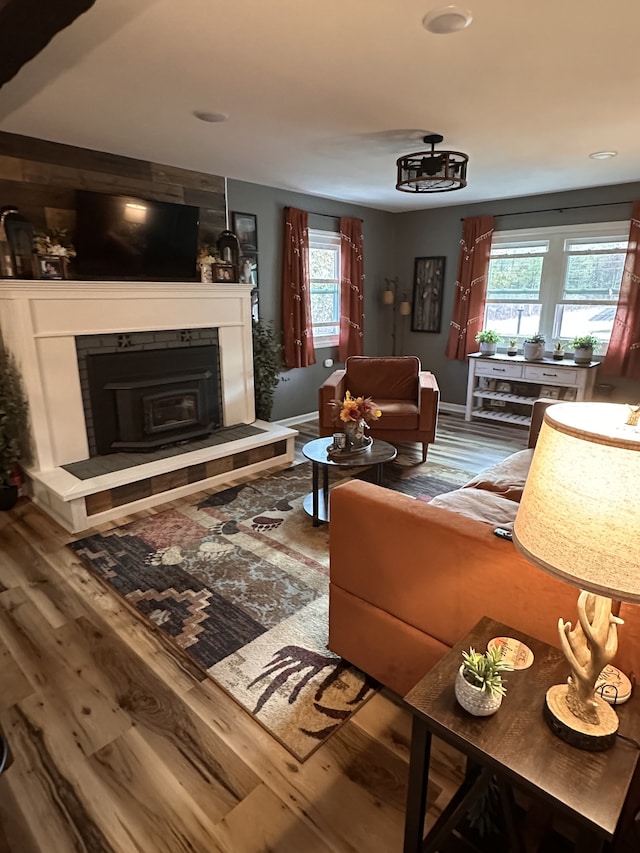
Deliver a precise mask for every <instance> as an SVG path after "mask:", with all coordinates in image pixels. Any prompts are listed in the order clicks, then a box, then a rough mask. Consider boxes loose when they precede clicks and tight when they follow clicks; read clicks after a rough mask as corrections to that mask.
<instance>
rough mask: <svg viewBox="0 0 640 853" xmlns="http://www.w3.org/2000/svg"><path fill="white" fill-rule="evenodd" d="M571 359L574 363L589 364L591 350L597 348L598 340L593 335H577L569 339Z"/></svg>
mask: <svg viewBox="0 0 640 853" xmlns="http://www.w3.org/2000/svg"><path fill="white" fill-rule="evenodd" d="M571 346H572V347H573V360H574V361H575V363H576V364H589V363H590V361H591V359H592V358H593V351H594V350H596V349H598V347H599V346H600V341H599V340H598V338H596V337H595V336H594V335H578V336H577V337H575V338H574V339H573V340H572V341H571Z"/></svg>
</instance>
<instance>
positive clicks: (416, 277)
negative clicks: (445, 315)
mask: <svg viewBox="0 0 640 853" xmlns="http://www.w3.org/2000/svg"><path fill="white" fill-rule="evenodd" d="M445 260H446V258H445V256H444V255H438V256H435V257H432V258H416V259H415V261H414V265H413V300H412V303H411V331H412V332H434V333H438V332H440V326H441V323H442V289H443V284H444V267H445Z"/></svg>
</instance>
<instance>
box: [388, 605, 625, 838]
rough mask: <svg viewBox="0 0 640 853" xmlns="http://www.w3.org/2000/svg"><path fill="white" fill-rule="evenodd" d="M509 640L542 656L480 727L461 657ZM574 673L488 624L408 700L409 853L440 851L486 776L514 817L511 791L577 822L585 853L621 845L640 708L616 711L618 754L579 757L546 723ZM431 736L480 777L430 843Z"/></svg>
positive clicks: (550, 654) (555, 654) (553, 655)
mask: <svg viewBox="0 0 640 853" xmlns="http://www.w3.org/2000/svg"><path fill="white" fill-rule="evenodd" d="M505 636H507V637H515V638H516V639H518V640H522V641H523V642H524V643H526V645H528V646H529V647H530V648H531V649H532V651H533V653H534V655H535V660H534V663H533V665H532V666H531V667H530V668H529V669H526V670H520V671H517V672H510V673H508V674H507V676H506V680H507V695H506V697H505V699H504V700H503V702H502V705H501V707H500V709H499V710H498V711H497V713H495V714H494V715H493V716H491V717H473V716H471V715H470V714H468V713H467V712H466V711H464V710H463V708H462V707H460V705H458V703H457V701H456V698H455V695H454V687H453V685H454V680H455V675H456V672H457V671H458V669H459V667H460V663H461V662H462V651H463V650H464V649H468V648H469V647H470V646H473V647H474V648H475V649H477V650H482V651H484V649H485V648H486V645H487V642H488V641H489V640H490V639H491V638H492V637H505ZM621 641H622V642H624V640H623V639H622V638H621ZM567 672H568V665H567V663H566V660H565V658H564V656H563V654H562V652H561V651H560V650H559V649H556V648H553V647H552V646H549V645H547V644H546V643H543V642H541V641H540V640H536V639H534V638H532V637H529V636H527V635H526V634H523V633H522V632H521V631H517V630H515V629H514V628H509V627H507V626H506V625H502V624H501V623H499V622H495V621H493V620H492V619H489V618H487V617H484V618H483V619H481V620H480V621H479V622H478V623H477V625H475V626H474V628H473V629H472V630H471V631H470V632H469V633H468V634H467V636H466V637H463V639H462V640H460V642H459V643H457V645H456V646H454V648H453V649H452V650H451V651H450V652H449V653H448V654H447V655H445V657H444V658H442V660H441V661H439V662H438V664H436V666H435V667H434V668H433V669H432V670H431V671H430V672H429V673H428V674H427V675H425V677H424V678H423V679H422V680H421V681H420V682H419V683H418V684H416V686H415V687H414V688H412V690H410V692H409V693H408V694H407V695H406V696H405V697H404V700H405V702H406V703H407V705H408V706H409V708H410V709H411V711H412V713H413V730H412V736H411V764H410V769H409V790H408V796H407V813H406V821H405V837H404V853H419V851H420V853H431V851H436V850H438V849H439V847H440V845H441V844H442V842H443V840H444V838H446V837H447V836H448V835H449V834H450V833H451V831H452V830H453V828H454V827H455V825H456V824H457V822H458V821H459V820H460V818H461V817H462V816H463V815H464V813H465V811H466V808H465V807H464V806H463V805H461V803H462V801H463V800H464V799H465V797H466V799H467V800H468V796H467V795H468V794H469V791H470V790H471V788H472V786H473V784H474V782H475V781H477V776H478V774H483V773H484V775H485V777H489V778H490V777H491V776H495V777H496V779H497V780H498V786H499V790H500V796H501V802H502V805H503V808H504V810H505V813H506V815H507V817H508V814H509V812H510V806H511V804H512V803H511V801H510V800H511V793H512V789H511V786H512V785H513V786H516V787H518V788H519V789H520V790H522V791H523V792H525V793H526V794H528V795H531V796H533V797H537V798H541V800H542V801H543V802H545V803H546V804H548V805H549V806H551V807H552V809H554V810H556V811H557V812H559V813H562V814H564V816H566V817H568V818H570V819H572V820H573V821H575V823H576V825H577V827H578V829H579V831H580V843H579V850H580V853H587V851H601V850H603V848H604V845H605V843H606V842H608V841H612V840H613V838H614V835H615V832H616V826H617V824H618V821H619V818H620V814H621V812H622V808H623V806H624V803H625V798H626V796H627V792H628V789H629V785H630V784H631V780H632V777H633V775H634V772H635V770H636V765H637V764H638V758H639V754H640V752H639V750H638V746H637V743H638V741H640V704H639V703H640V700H638V697H632V698H631V699H630V700H629V702H627V703H626V704H624V705H620V706H618V707H617V708H616V711H617V713H618V715H619V717H620V729H619V734H620V735H622V737H618V738H617V740H616V743H615V746H614V747H613V748H612V749H610V750H608V751H607V752H597V753H596V752H585V751H583V750H580V749H576V748H575V747H571V746H569V745H568V744H567V743H565V742H564V741H561V740H560V739H559V738H557V737H556V736H555V735H554V734H553V733H552V732H551V730H550V729H549V728H548V726H547V724H546V723H545V722H544V719H543V710H542V709H543V704H544V695H545V692H546V690H547V688H548V687H550V686H551V685H552V684H559V683H561V682H563V681H565V680H566V676H567ZM432 735H437V737H439V738H441V739H442V740H444V741H445V742H446V743H448V744H450V745H451V746H453V747H455V748H456V749H458V750H459V751H460V752H462V753H463V754H464V755H465V756H466V758H467V761H468V763H469V765H472V766H473V767H474V768H478V774H476V777H474V776H473V774H471V773H468V774H467V778H466V779H465V781H464V783H463V784H462V786H461V788H460V790H459V791H458V792H457V793H456V794H455V795H454V797H453V798H452V800H451V802H450V803H449V805H448V806H447V807H446V808H445V810H444V811H443V813H442V814H441V816H440V817H439V818H438V820H437V821H436V823H435V825H434V826H433V827H432V828H431V830H430V831H429V833H428V834H427V836H426V838H423V827H424V818H425V809H426V794H427V781H428V775H429V761H430V749H431V738H432ZM625 738H630V739H631V740H632V741H635V742H636V743H635V744H634V743H632V742H630V741H629V740H625ZM507 829H508V830H509V834H510V836H511V837H512V838H513V839H514V840H513V843H512V847H513V849H514V850H518V849H523V848H522V847H521V846H520V842H519V840H518V839H517V828H516V827H515V825H514V824H511V823H510V821H509V820H507Z"/></svg>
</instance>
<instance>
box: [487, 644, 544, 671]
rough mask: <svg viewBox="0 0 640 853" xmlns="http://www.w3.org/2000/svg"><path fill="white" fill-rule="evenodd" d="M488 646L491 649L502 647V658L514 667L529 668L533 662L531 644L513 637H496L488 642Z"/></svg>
mask: <svg viewBox="0 0 640 853" xmlns="http://www.w3.org/2000/svg"><path fill="white" fill-rule="evenodd" d="M487 648H488V649H491V651H493V650H494V649H500V654H501V656H502V659H503V660H504V661H505V662H506V663H508V664H509V666H510V667H511V668H512V669H529V667H530V666H531V664H532V663H533V652H532V651H531V649H530V648H529V646H525V644H524V643H521V642H520V640H514V638H513V637H494V638H493V640H489V642H488V643H487Z"/></svg>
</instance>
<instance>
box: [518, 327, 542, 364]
mask: <svg viewBox="0 0 640 853" xmlns="http://www.w3.org/2000/svg"><path fill="white" fill-rule="evenodd" d="M522 353H523V355H524V357H525V359H526V360H527V361H540V359H542V358H544V335H540V334H536V335H530V336H529V337H528V338H525V340H524V344H523V347H522Z"/></svg>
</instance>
